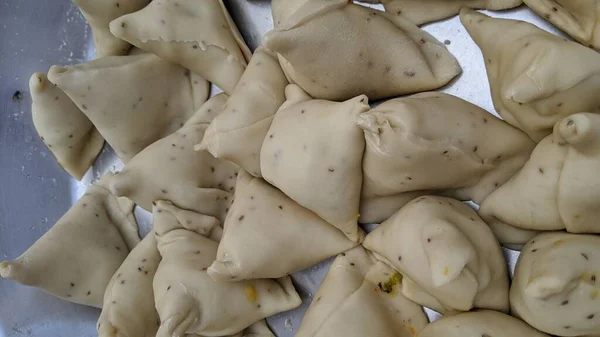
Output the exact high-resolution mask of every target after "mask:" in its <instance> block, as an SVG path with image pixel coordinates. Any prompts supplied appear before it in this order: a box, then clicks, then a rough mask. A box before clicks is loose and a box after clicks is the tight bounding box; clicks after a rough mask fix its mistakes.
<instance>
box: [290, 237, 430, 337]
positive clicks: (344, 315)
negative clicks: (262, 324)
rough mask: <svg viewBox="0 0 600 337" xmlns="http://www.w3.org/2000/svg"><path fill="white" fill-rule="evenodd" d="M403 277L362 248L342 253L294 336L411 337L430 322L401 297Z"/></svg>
mask: <svg viewBox="0 0 600 337" xmlns="http://www.w3.org/2000/svg"><path fill="white" fill-rule="evenodd" d="M401 283H402V276H401V275H400V274H398V273H397V272H395V271H394V270H392V269H391V268H389V267H388V266H386V265H385V264H383V263H382V262H376V261H375V260H374V259H373V258H372V257H371V256H370V254H369V253H368V252H367V251H365V249H364V248H363V247H361V246H358V247H356V248H354V249H352V250H350V251H348V252H346V253H343V254H341V255H339V256H338V257H337V258H336V259H335V261H334V262H333V265H332V266H331V268H330V269H329V272H328V273H327V276H325V279H324V280H323V283H322V284H321V286H320V287H319V290H318V291H317V293H316V294H315V295H314V297H313V300H312V303H311V305H310V307H309V308H308V311H307V312H306V314H305V316H304V318H303V320H302V323H301V325H300V328H299V329H298V332H297V333H296V337H362V336H378V337H412V336H416V335H417V334H418V333H419V331H421V330H422V329H423V328H424V327H425V325H426V324H427V317H426V316H425V313H424V312H423V308H421V307H420V306H419V305H418V304H416V303H414V302H412V301H410V300H408V299H407V298H405V297H404V296H402V294H400V293H399V292H400V287H401Z"/></svg>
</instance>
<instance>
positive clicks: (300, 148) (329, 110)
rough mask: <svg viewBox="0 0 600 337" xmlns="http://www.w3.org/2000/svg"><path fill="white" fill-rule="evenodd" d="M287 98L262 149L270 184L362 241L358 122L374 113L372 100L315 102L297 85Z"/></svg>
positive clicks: (263, 166)
mask: <svg viewBox="0 0 600 337" xmlns="http://www.w3.org/2000/svg"><path fill="white" fill-rule="evenodd" d="M286 98H287V101H286V102H285V103H284V104H283V105H282V106H281V108H280V109H279V111H278V112H277V114H276V115H275V118H274V119H273V124H272V125H271V128H270V129H269V132H268V135H267V138H266V139H265V141H264V143H263V146H262V150H261V156H260V166H261V169H262V174H263V176H264V178H265V180H266V181H268V182H270V183H271V184H273V185H274V186H275V187H277V188H279V189H280V190H281V191H282V192H284V193H285V194H287V195H288V196H289V197H290V198H292V199H293V200H294V201H296V202H297V203H298V204H300V205H301V206H303V207H305V208H307V209H309V210H311V211H313V212H315V213H316V214H317V215H319V216H320V217H321V218H323V219H325V220H326V221H327V222H329V223H330V224H332V225H334V226H335V227H337V228H338V229H340V230H341V231H342V232H344V234H346V236H347V237H348V238H349V239H350V240H352V241H355V242H360V241H362V237H363V234H362V231H361V230H360V229H359V228H358V225H357V220H358V217H359V214H358V207H359V203H360V190H361V184H362V169H361V166H362V156H363V151H364V147H365V145H364V144H365V140H364V137H363V136H362V131H361V129H360V128H359V127H358V126H357V125H356V123H355V119H356V118H357V117H358V116H359V115H360V114H361V113H363V112H365V111H367V110H368V109H369V102H368V98H367V97H366V96H364V95H361V96H358V97H355V98H353V99H350V100H348V101H346V102H342V103H338V102H332V101H325V100H313V99H311V98H310V97H309V96H308V95H307V94H306V93H305V92H304V91H303V90H302V89H300V87H298V86H297V85H293V84H292V85H289V86H288V87H287V88H286ZM316 191H318V193H316Z"/></svg>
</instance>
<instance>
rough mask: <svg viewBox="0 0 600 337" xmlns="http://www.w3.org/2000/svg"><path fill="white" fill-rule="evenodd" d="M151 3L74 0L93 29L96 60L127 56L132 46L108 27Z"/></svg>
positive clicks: (147, 1) (142, 0)
mask: <svg viewBox="0 0 600 337" xmlns="http://www.w3.org/2000/svg"><path fill="white" fill-rule="evenodd" d="M149 2H150V0H112V1H97V0H73V3H74V4H76V5H77V7H79V10H81V13H82V14H83V16H84V17H85V19H86V20H87V22H88V23H89V24H90V27H91V28H92V34H93V35H94V46H95V47H96V58H100V57H104V56H111V55H127V52H128V51H129V48H130V47H131V45H130V44H129V43H127V42H126V41H123V40H121V39H120V38H118V37H116V36H114V35H113V34H111V32H110V30H109V27H108V25H109V23H110V22H111V21H112V20H114V19H116V18H118V17H120V16H122V15H125V14H128V13H132V12H135V11H137V10H140V9H142V8H144V7H145V6H146V5H147V4H148V3H149Z"/></svg>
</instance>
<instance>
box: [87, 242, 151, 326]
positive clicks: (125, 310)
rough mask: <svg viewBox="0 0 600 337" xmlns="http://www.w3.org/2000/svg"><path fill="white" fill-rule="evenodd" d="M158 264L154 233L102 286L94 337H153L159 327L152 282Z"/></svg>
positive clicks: (141, 243)
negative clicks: (102, 302)
mask: <svg viewBox="0 0 600 337" xmlns="http://www.w3.org/2000/svg"><path fill="white" fill-rule="evenodd" d="M159 262H160V254H159V253H158V249H157V248H156V239H155V237H154V234H152V233H150V234H148V235H146V237H145V238H144V239H143V240H142V242H140V244H138V245H137V246H136V247H135V248H134V249H133V250H132V251H131V253H129V255H128V256H127V258H126V259H125V261H124V262H123V264H122V265H121V267H119V269H118V270H117V271H116V273H115V274H114V275H113V277H112V278H111V280H110V283H108V287H106V292H105V293H104V305H103V307H102V313H101V314H100V318H99V319H98V324H97V325H96V328H97V330H98V337H116V336H126V337H154V336H156V331H157V330H158V326H159V325H160V321H159V318H158V313H157V312H156V308H154V296H153V290H152V280H153V279H154V274H155V273H156V269H157V268H158V263H159Z"/></svg>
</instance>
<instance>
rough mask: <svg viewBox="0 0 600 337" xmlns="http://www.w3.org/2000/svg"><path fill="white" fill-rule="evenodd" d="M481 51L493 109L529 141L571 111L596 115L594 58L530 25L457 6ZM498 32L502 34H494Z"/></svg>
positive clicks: (599, 105)
mask: <svg viewBox="0 0 600 337" xmlns="http://www.w3.org/2000/svg"><path fill="white" fill-rule="evenodd" d="M460 19H461V22H462V24H463V25H464V26H465V27H466V28H467V31H468V32H469V34H470V35H471V37H472V38H473V40H475V43H477V45H478V46H479V48H480V49H481V51H482V54H483V58H484V60H485V66H486V69H487V75H488V80H489V82H490V89H491V93H492V100H493V102H494V107H495V108H496V111H497V112H498V113H499V114H500V116H502V118H503V119H504V120H505V121H507V122H508V123H509V124H512V125H514V126H516V127H518V128H520V129H521V130H523V131H525V133H527V134H528V135H529V136H530V137H531V138H532V139H533V140H534V141H536V142H539V141H540V140H542V138H544V137H546V136H547V135H549V134H550V133H552V127H554V124H556V123H557V122H558V121H559V120H561V119H563V118H564V117H567V116H569V115H571V114H574V113H577V112H582V111H585V112H592V113H599V112H600V95H598V94H597V93H598V91H599V90H600V54H598V53H597V52H595V51H594V50H591V49H589V48H586V47H584V46H582V45H580V44H578V43H575V42H572V41H569V40H567V39H563V38H561V37H558V36H555V35H552V34H550V33H548V32H546V31H544V30H542V29H540V28H538V27H536V26H534V25H532V24H530V23H527V22H523V21H518V20H509V19H495V18H491V17H488V16H486V15H484V14H481V13H478V12H476V11H473V10H469V9H466V8H463V9H462V10H461V15H460ZM498 32H502V34H498Z"/></svg>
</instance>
